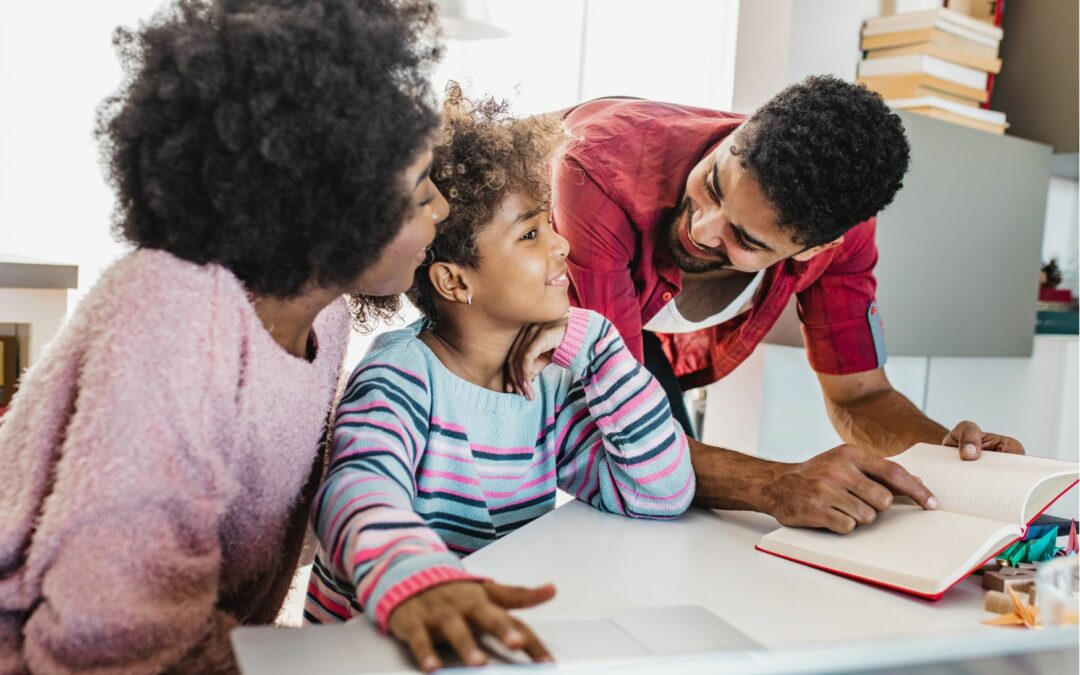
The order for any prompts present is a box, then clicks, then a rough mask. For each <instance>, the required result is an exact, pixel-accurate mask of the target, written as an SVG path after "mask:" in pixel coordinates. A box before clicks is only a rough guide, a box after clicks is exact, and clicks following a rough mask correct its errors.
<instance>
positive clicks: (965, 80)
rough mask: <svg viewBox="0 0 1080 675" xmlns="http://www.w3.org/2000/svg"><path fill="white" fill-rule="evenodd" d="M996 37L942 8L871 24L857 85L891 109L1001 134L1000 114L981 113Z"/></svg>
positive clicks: (995, 63) (989, 27)
mask: <svg viewBox="0 0 1080 675" xmlns="http://www.w3.org/2000/svg"><path fill="white" fill-rule="evenodd" d="M1001 36H1002V30H1001V28H1000V27H998V26H995V25H994V24H993V23H990V22H987V21H981V20H979V19H976V18H973V17H971V16H968V15H966V14H961V13H960V12H957V11H954V10H951V9H947V8H944V7H939V8H936V9H929V10H924V11H920V12H908V13H905V14H894V15H892V16H883V17H879V18H876V19H870V20H869V21H867V22H866V24H865V25H864V26H863V31H862V49H863V51H864V52H865V58H864V59H863V61H862V63H860V64H859V77H858V82H861V83H863V84H865V85H866V86H867V87H869V88H870V89H873V90H874V91H876V92H878V93H879V94H881V96H882V97H883V98H884V99H885V101H886V102H887V103H888V104H889V105H890V106H892V107H893V108H897V109H902V110H909V111H911V112H914V113H918V114H920V115H927V116H928V117H935V118H937V119H941V120H946V121H948V122H955V123H956V124H963V125H965V126H969V127H973V128H975V129H981V130H983V131H989V132H991V133H995V134H1003V133H1005V129H1006V127H1008V124H1007V123H1006V121H1005V113H1001V112H997V111H994V110H988V109H986V107H985V104H986V103H987V102H988V101H989V100H990V89H991V86H992V84H993V77H994V75H995V74H997V73H998V72H1000V71H1001V59H1000V58H998V48H999V46H1000V44H1001Z"/></svg>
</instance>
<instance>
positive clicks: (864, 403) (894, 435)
mask: <svg viewBox="0 0 1080 675" xmlns="http://www.w3.org/2000/svg"><path fill="white" fill-rule="evenodd" d="M825 407H826V409H827V410H828V411H829V419H830V420H832V424H833V427H834V428H835V429H836V433H838V434H839V435H840V437H841V438H842V439H844V442H845V443H850V444H852V445H857V446H859V447H861V448H863V449H865V450H869V451H870V452H874V453H876V454H879V455H881V456H882V457H889V456H891V455H895V454H898V453H901V452H903V451H904V450H907V449H908V448H910V447H911V446H913V445H915V444H916V443H940V442H941V440H942V439H943V438H945V434H947V433H948V432H949V430H948V429H946V428H945V427H943V426H941V425H940V424H938V423H937V422H935V421H934V420H932V419H930V418H929V417H927V416H926V415H924V414H923V412H922V411H921V410H919V409H918V408H916V407H915V404H914V403H912V402H911V401H910V400H908V398H907V397H906V396H904V395H903V394H901V393H900V392H898V391H896V390H895V389H888V390H886V391H881V392H874V393H872V394H869V395H867V396H864V397H863V398H861V399H858V400H856V401H854V402H852V403H849V404H839V403H833V402H831V401H829V400H828V398H826V401H825Z"/></svg>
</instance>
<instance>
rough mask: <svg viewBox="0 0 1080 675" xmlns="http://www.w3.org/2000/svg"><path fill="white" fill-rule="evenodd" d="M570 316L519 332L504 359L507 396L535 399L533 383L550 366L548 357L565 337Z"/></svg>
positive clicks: (537, 324) (531, 326) (535, 324)
mask: <svg viewBox="0 0 1080 675" xmlns="http://www.w3.org/2000/svg"><path fill="white" fill-rule="evenodd" d="M568 321H569V316H564V317H562V318H561V319H558V320H556V321H552V322H550V323H531V324H529V325H528V326H525V327H524V328H522V329H521V331H520V332H518V336H517V339H515V340H514V344H513V345H511V347H510V353H509V354H507V356H506V375H505V379H506V392H507V393H508V394H509V393H514V394H523V395H525V396H527V397H528V399H529V400H530V401H531V400H533V398H535V395H536V394H535V392H534V391H533V387H532V381H533V380H534V379H536V376H537V375H539V374H540V371H541V370H543V369H544V368H546V367H547V365H548V364H549V363H551V354H552V352H554V351H555V350H556V349H557V348H558V347H559V345H560V344H562V341H563V337H565V336H566V324H567V322H568Z"/></svg>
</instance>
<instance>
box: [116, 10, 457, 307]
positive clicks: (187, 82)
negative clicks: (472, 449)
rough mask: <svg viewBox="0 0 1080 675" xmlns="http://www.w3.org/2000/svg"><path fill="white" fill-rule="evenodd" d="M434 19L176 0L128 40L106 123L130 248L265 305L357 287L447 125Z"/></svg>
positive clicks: (120, 220) (430, 14) (120, 226)
mask: <svg viewBox="0 0 1080 675" xmlns="http://www.w3.org/2000/svg"><path fill="white" fill-rule="evenodd" d="M433 19H434V8H433V6H432V5H431V2H430V0H172V2H171V3H170V4H169V5H168V6H166V7H165V8H164V9H163V10H161V11H160V12H158V13H157V14H155V15H154V17H153V18H152V19H151V20H150V21H149V22H147V23H145V24H143V25H142V26H140V27H139V29H138V30H137V31H133V30H128V29H118V30H117V32H116V34H115V36H114V39H113V42H114V44H115V45H116V47H117V49H118V51H119V53H120V58H121V61H122V62H123V65H124V67H125V70H126V72H127V80H126V82H125V84H124V86H123V87H122V88H121V90H120V92H119V93H117V94H116V95H114V96H112V97H110V98H109V99H107V100H106V101H105V102H104V103H102V105H101V107H100V108H99V110H98V120H97V137H98V139H99V141H100V142H101V147H102V155H103V161H104V163H105V164H106V165H107V172H108V177H109V179H110V182H111V183H112V185H113V186H114V187H115V189H116V193H117V196H118V204H117V210H116V215H115V222H114V228H115V230H116V232H117V233H118V235H119V236H120V237H122V238H123V239H126V240H127V241H128V242H130V243H132V244H134V245H135V246H138V247H143V248H154V249H163V250H166V251H168V252H170V253H172V254H174V255H176V256H178V257H180V258H183V259H185V260H189V261H192V262H195V263H199V264H203V263H211V262H213V263H219V264H221V265H223V266H224V267H226V268H228V269H229V270H231V271H232V272H233V273H234V274H236V276H237V277H239V278H240V279H241V280H242V281H243V283H244V284H245V285H246V287H247V288H248V290H249V291H251V292H253V293H257V294H265V295H272V296H277V297H290V296H294V295H295V294H297V293H298V292H299V291H301V289H302V287H303V286H304V285H305V283H307V282H309V281H312V282H314V283H315V284H317V285H319V286H324V287H329V286H334V285H344V284H347V283H349V282H350V281H354V280H355V279H356V277H357V276H359V275H360V273H361V272H362V271H363V270H364V268H365V266H366V265H368V264H370V263H371V261H373V260H374V259H376V257H377V256H378V255H379V253H380V251H381V250H382V249H383V247H384V246H385V245H386V244H387V243H388V242H389V241H390V240H391V239H393V238H394V236H395V235H396V234H397V233H398V231H399V229H400V226H401V224H402V223H403V221H404V218H405V214H406V209H407V207H408V204H409V200H410V197H411V195H410V194H409V193H408V190H407V189H406V186H405V185H404V183H403V182H402V172H403V171H404V170H405V169H406V168H407V167H408V166H409V165H410V164H411V163H412V162H414V161H415V159H416V157H417V156H418V154H419V153H420V152H421V151H422V150H423V148H424V146H425V144H426V143H428V142H430V139H431V137H432V134H433V133H434V132H435V131H436V130H437V128H438V125H439V117H438V112H437V110H436V108H435V105H434V100H435V99H434V97H433V96H432V94H431V92H430V86H429V85H428V80H427V74H428V72H429V70H430V66H431V65H432V64H433V63H434V61H435V60H436V59H437V58H438V56H439V51H440V48H439V46H438V44H437V42H436V40H435V33H434V30H433V29H432V28H431V27H432V25H433Z"/></svg>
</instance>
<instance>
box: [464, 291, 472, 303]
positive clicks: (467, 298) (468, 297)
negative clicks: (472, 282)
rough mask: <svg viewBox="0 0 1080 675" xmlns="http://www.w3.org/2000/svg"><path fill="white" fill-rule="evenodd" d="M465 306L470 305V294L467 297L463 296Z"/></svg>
mask: <svg viewBox="0 0 1080 675" xmlns="http://www.w3.org/2000/svg"><path fill="white" fill-rule="evenodd" d="M465 304H466V305H472V293H469V294H468V295H466V296H465Z"/></svg>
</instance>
